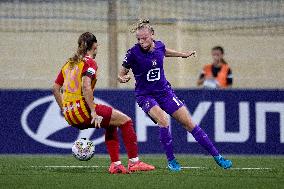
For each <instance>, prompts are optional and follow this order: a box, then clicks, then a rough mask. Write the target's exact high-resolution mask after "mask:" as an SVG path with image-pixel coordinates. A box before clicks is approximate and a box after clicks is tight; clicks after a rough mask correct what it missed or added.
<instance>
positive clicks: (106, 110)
mask: <svg viewBox="0 0 284 189" xmlns="http://www.w3.org/2000/svg"><path fill="white" fill-rule="evenodd" d="M95 111H96V113H97V115H99V116H102V117H103V120H102V122H101V127H102V128H106V127H108V126H109V123H110V119H111V115H112V108H111V107H109V106H106V105H103V104H96V105H95ZM88 117H89V119H88V120H87V121H84V122H82V123H79V124H71V126H73V127H76V128H78V129H80V130H83V129H88V128H95V125H92V124H91V116H90V113H89V111H88Z"/></svg>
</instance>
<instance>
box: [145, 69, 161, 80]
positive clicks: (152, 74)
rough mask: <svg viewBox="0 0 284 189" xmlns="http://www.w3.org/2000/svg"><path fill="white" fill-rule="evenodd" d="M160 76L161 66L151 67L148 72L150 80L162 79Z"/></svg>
mask: <svg viewBox="0 0 284 189" xmlns="http://www.w3.org/2000/svg"><path fill="white" fill-rule="evenodd" d="M160 77H161V73H160V68H155V69H151V70H149V71H148V73H147V80H148V81H157V80H160Z"/></svg>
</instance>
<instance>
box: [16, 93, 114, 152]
mask: <svg viewBox="0 0 284 189" xmlns="http://www.w3.org/2000/svg"><path fill="white" fill-rule="evenodd" d="M95 101H96V103H98V104H105V105H108V106H110V105H109V104H107V103H106V102H104V101H102V100H100V99H97V98H96V99H95ZM45 104H47V105H48V104H49V105H48V107H47V109H46V111H45V113H44V114H43V116H42V117H40V118H39V119H40V120H39V124H38V125H36V129H34V128H33V127H34V126H33V127H31V124H30V123H29V121H28V120H29V118H31V117H32V116H36V115H35V112H36V110H37V108H39V107H41V106H43V105H45ZM34 118H35V117H34ZM21 125H22V127H23V129H24V131H25V132H26V134H27V135H29V136H30V137H31V138H33V139H34V140H36V141H37V142H40V143H42V144H45V145H48V146H52V147H55V148H65V149H70V148H71V147H72V145H73V142H74V141H71V142H64V141H60V140H55V139H51V138H50V136H52V135H53V134H55V133H57V132H58V133H59V131H61V130H63V129H66V128H67V127H68V123H67V122H66V121H65V119H64V117H62V116H61V115H60V109H59V106H58V105H57V103H56V101H55V99H54V97H53V96H52V95H51V96H46V97H43V98H40V99H38V100H36V101H34V102H32V103H31V104H30V105H28V106H27V107H26V108H25V109H24V111H23V113H22V116H21ZM95 130H96V129H93V128H91V129H85V130H82V131H79V134H78V136H77V139H79V138H91V136H92V135H93V134H94V132H95ZM66 137H68V136H65V138H66ZM77 139H76V140H77ZM93 142H94V145H98V144H100V143H102V142H104V136H100V137H98V138H96V139H94V140H93Z"/></svg>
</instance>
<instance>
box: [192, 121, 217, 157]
mask: <svg viewBox="0 0 284 189" xmlns="http://www.w3.org/2000/svg"><path fill="white" fill-rule="evenodd" d="M191 134H192V136H193V137H194V138H195V140H196V141H197V142H198V143H199V144H200V145H201V146H202V147H203V148H205V149H206V150H207V151H208V152H209V153H210V154H211V155H212V156H218V155H219V152H218V150H217V149H216V148H215V146H214V145H213V143H212V142H211V140H210V139H209V138H208V136H207V134H206V133H205V132H204V131H203V130H202V129H201V128H200V127H199V126H197V125H196V126H195V127H194V129H193V130H192V131H191Z"/></svg>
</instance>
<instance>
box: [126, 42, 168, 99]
mask: <svg viewBox="0 0 284 189" xmlns="http://www.w3.org/2000/svg"><path fill="white" fill-rule="evenodd" d="M154 43H155V48H154V50H153V51H151V52H148V51H147V52H146V51H144V50H143V49H142V48H141V47H140V45H139V44H135V45H134V46H133V47H132V48H131V49H129V50H128V51H127V54H126V56H125V58H124V60H123V64H122V65H123V67H125V68H127V69H132V72H133V74H134V77H135V80H136V84H135V93H136V95H146V94H156V93H159V92H161V91H164V90H166V87H167V86H168V85H169V82H168V81H167V79H166V77H165V73H164V68H163V64H164V57H165V52H166V48H165V45H164V43H162V42H161V41H154Z"/></svg>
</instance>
